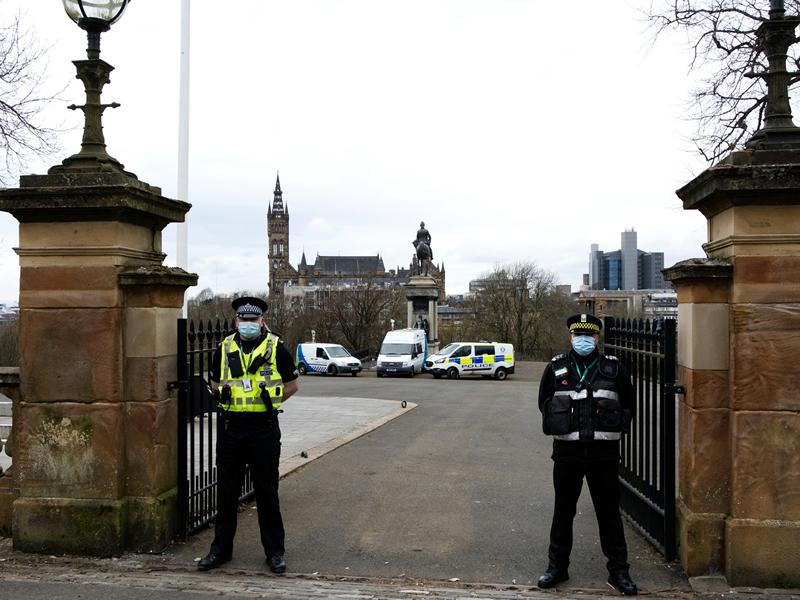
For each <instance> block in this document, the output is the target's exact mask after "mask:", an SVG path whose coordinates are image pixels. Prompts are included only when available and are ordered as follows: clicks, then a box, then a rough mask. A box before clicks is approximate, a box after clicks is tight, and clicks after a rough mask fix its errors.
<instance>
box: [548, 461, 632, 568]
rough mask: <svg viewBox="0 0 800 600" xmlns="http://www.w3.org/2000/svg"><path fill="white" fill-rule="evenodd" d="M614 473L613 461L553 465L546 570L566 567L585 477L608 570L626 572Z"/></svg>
mask: <svg viewBox="0 0 800 600" xmlns="http://www.w3.org/2000/svg"><path fill="white" fill-rule="evenodd" d="M617 473H618V464H617V463H616V462H614V461H598V462H560V461H554V462H553V486H554V487H555V492H556V502H555V510H554V511H553V524H552V527H551V528H550V551H549V554H548V556H549V559H550V565H549V569H566V568H567V567H568V566H569V555H570V552H571V551H572V521H573V519H574V518H575V511H576V506H577V503H578V498H579V497H580V495H581V487H582V486H583V478H584V477H586V483H587V484H588V486H589V493H590V494H591V496H592V504H594V512H595V515H597V524H598V526H599V528H600V547H601V548H602V550H603V554H605V555H606V558H607V559H608V562H607V563H606V566H607V567H608V571H609V572H610V573H615V572H620V571H625V572H627V571H628V567H629V565H628V549H627V546H626V545H625V532H624V530H623V528H622V517H621V516H620V512H619V481H618V479H617Z"/></svg>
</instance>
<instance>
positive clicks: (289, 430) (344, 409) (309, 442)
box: [280, 393, 417, 476]
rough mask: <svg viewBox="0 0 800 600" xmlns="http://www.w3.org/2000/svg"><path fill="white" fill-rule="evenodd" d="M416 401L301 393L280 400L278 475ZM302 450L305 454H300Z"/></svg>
mask: <svg viewBox="0 0 800 600" xmlns="http://www.w3.org/2000/svg"><path fill="white" fill-rule="evenodd" d="M416 406H417V405H416V404H415V403H413V402H412V403H407V406H406V407H405V408H403V406H402V405H401V402H400V401H397V400H378V399H375V398H348V397H342V396H326V397H320V396H314V397H311V396H305V395H303V394H302V393H300V394H297V395H296V396H294V397H292V398H290V399H289V400H288V401H287V402H285V403H284V404H283V409H284V413H283V414H282V415H281V417H280V420H281V466H280V471H281V476H284V475H286V474H288V473H290V472H292V471H294V470H295V469H297V468H299V467H301V466H303V465H304V464H306V463H308V462H310V461H312V460H314V459H316V458H319V457H320V456H322V455H324V454H327V453H328V452H330V451H331V450H334V449H336V448H338V447H339V446H342V445H344V444H346V443H348V442H351V441H353V440H355V439H357V438H359V437H361V436H362V435H364V434H366V433H369V432H370V431H372V430H373V429H375V428H376V427H380V426H381V425H383V424H384V423H387V422H389V421H391V420H392V419H394V418H396V417H399V416H401V415H402V414H404V413H406V412H408V411H409V410H412V409H414V408H415V407H416ZM301 452H305V453H306V454H307V455H308V456H307V458H306V457H303V456H301Z"/></svg>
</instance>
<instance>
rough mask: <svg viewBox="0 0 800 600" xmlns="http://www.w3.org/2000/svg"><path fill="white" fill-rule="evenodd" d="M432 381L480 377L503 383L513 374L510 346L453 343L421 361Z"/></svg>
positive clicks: (489, 343) (491, 343)
mask: <svg viewBox="0 0 800 600" xmlns="http://www.w3.org/2000/svg"><path fill="white" fill-rule="evenodd" d="M425 370H426V371H428V373H430V374H431V375H433V376H434V377H435V378H436V379H439V378H440V377H442V376H446V377H447V378H448V379H458V378H459V377H463V376H464V375H481V376H483V377H485V378H487V379H488V378H489V377H494V378H495V379H499V380H501V381H502V380H503V379H505V378H506V377H508V376H509V375H511V374H513V373H514V346H513V345H511V344H505V343H498V342H453V343H452V344H448V345H447V346H445V347H444V348H442V349H441V350H439V352H437V353H436V354H432V355H430V356H429V357H428V360H426V361H425Z"/></svg>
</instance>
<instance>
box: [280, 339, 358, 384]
mask: <svg viewBox="0 0 800 600" xmlns="http://www.w3.org/2000/svg"><path fill="white" fill-rule="evenodd" d="M294 361H295V364H296V365H297V372H298V373H300V375H305V374H306V373H321V374H323V375H338V374H339V373H350V374H351V375H352V376H353V377H355V376H356V375H358V374H359V373H360V372H361V368H362V367H361V361H360V360H358V359H357V358H356V357H354V356H352V355H351V354H350V353H349V352H348V351H347V350H345V348H344V347H343V346H340V345H339V344H314V343H302V344H298V345H297V351H296V352H295V357H294Z"/></svg>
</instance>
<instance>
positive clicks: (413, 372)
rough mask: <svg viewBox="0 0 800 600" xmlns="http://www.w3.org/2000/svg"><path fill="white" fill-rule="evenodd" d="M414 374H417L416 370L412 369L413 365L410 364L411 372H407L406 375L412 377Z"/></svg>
mask: <svg viewBox="0 0 800 600" xmlns="http://www.w3.org/2000/svg"><path fill="white" fill-rule="evenodd" d="M416 374H417V372H416V371H415V370H414V366H413V365H412V366H411V373H409V374H408V376H409V377H414V375H416Z"/></svg>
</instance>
